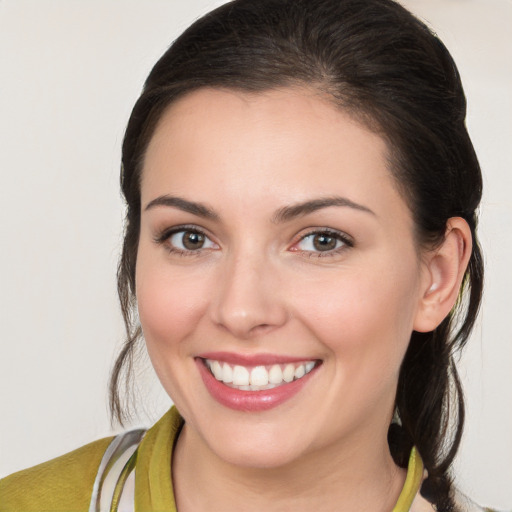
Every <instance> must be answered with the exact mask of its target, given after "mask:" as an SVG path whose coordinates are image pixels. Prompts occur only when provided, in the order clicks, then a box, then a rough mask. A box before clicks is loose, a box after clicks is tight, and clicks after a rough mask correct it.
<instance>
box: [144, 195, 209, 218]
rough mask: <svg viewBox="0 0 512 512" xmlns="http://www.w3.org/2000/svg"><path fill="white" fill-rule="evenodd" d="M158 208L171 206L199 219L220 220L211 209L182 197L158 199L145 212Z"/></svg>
mask: <svg viewBox="0 0 512 512" xmlns="http://www.w3.org/2000/svg"><path fill="white" fill-rule="evenodd" d="M157 206H169V207H171V208H177V209H178V210H182V211H184V212H187V213H192V214H193V215H197V216H198V217H203V218H205V219H210V220H219V216H218V215H217V214H216V213H215V212H214V211H213V210H212V209H211V208H210V207H208V206H206V205H205V204H202V203H197V202H195V201H187V199H183V198H182V197H175V196H169V195H164V196H160V197H157V198H156V199H153V200H152V201H150V202H149V203H148V204H147V205H146V208H144V210H145V211H147V210H151V209H152V208H155V207H157Z"/></svg>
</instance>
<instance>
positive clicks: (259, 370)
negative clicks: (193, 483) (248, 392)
mask: <svg viewBox="0 0 512 512" xmlns="http://www.w3.org/2000/svg"><path fill="white" fill-rule="evenodd" d="M251 384H252V385H254V386H266V385H267V384H268V372H267V370H266V369H265V367H264V366H255V367H254V368H253V369H252V370H251Z"/></svg>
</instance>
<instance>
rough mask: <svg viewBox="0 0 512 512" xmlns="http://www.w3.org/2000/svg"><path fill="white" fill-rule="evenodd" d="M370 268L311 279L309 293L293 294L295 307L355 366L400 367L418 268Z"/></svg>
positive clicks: (408, 337) (317, 331)
mask: <svg viewBox="0 0 512 512" xmlns="http://www.w3.org/2000/svg"><path fill="white" fill-rule="evenodd" d="M369 269H371V267H365V271H364V272H353V271H348V272H346V273H345V272H341V273H340V275H339V276H331V277H330V278H329V279H325V280H323V281H318V282H317V283H310V287H309V290H308V292H307V293H304V292H303V293H302V294H301V293H294V296H295V297H297V299H296V309H297V311H298V312H299V313H298V314H300V315H301V318H302V319H303V322H304V323H306V324H307V325H308V327H309V329H310V330H311V331H312V332H314V333H315V335H316V336H317V337H318V338H319V339H320V340H321V341H322V343H323V344H324V345H325V346H326V347H327V348H329V349H330V350H331V351H332V352H334V353H335V354H336V356H337V357H339V358H341V359H344V360H345V361H353V362H354V363H355V364H354V367H356V366H358V365H361V367H362V365H363V364H364V363H365V362H366V363H369V362H372V363H373V364H375V366H376V367H386V366H389V365H392V366H393V367H395V368H398V367H399V365H400V363H401V359H402V357H403V354H404V353H405V350H406V348H407V345H408V342H409V339H410V335H411V332H412V325H413V319H414V312H415V297H416V286H415V282H416V270H415V268H412V267H411V268H410V269H403V268H402V269H400V270H399V271H397V272H389V271H388V272H387V273H384V272H379V270H378V268H376V269H375V270H374V271H372V270H369ZM356 363H357V364H356Z"/></svg>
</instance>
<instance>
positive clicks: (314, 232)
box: [293, 227, 354, 245]
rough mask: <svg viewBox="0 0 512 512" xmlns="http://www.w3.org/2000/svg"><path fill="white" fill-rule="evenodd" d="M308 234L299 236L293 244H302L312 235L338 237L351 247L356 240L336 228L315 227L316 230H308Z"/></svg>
mask: <svg viewBox="0 0 512 512" xmlns="http://www.w3.org/2000/svg"><path fill="white" fill-rule="evenodd" d="M307 229H308V230H307V232H306V233H302V234H301V235H299V236H297V238H296V240H295V241H294V242H293V243H294V244H296V243H297V242H300V241H301V240H304V238H307V237H308V236H311V235H321V234H328V235H331V236H337V237H338V238H340V239H341V240H343V241H344V242H345V243H348V244H350V245H354V239H353V237H352V236H350V235H349V234H348V233H346V232H345V231H340V230H339V229H334V228H321V227H314V228H307Z"/></svg>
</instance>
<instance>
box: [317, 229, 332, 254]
mask: <svg viewBox="0 0 512 512" xmlns="http://www.w3.org/2000/svg"><path fill="white" fill-rule="evenodd" d="M336 242H337V240H336V238H334V237H333V236H329V235H326V234H325V233H323V234H319V235H315V236H314V237H313V246H314V247H315V249H316V250H317V251H332V250H333V249H336Z"/></svg>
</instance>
